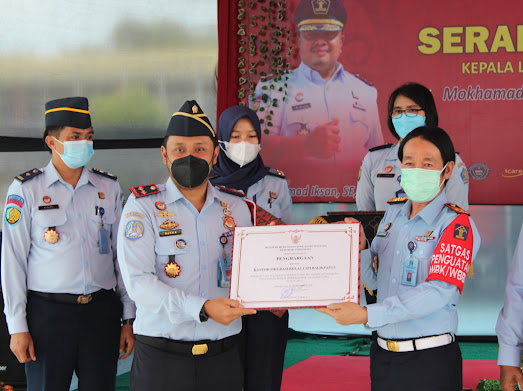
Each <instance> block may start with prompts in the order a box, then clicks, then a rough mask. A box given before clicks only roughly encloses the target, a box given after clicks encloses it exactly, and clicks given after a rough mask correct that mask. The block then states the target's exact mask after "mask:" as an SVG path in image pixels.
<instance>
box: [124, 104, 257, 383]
mask: <svg viewBox="0 0 523 391" xmlns="http://www.w3.org/2000/svg"><path fill="white" fill-rule="evenodd" d="M218 152H219V147H218V143H217V140H216V134H215V132H214V129H213V128H212V126H211V124H210V122H209V119H208V118H207V116H206V115H205V114H204V113H203V111H202V110H201V108H200V107H199V106H198V104H197V103H196V102H195V101H187V102H185V104H184V105H183V106H182V107H181V109H180V110H179V111H178V112H176V113H174V114H173V116H172V118H171V121H170V123H169V127H168V128H167V133H166V135H165V139H164V142H163V145H162V147H161V153H162V158H163V163H164V164H165V165H166V167H167V170H168V173H169V179H167V182H166V183H164V184H160V185H156V184H152V185H144V186H136V187H133V188H131V192H132V193H133V194H131V196H130V197H129V200H128V202H127V204H126V205H125V208H124V210H123V216H122V221H121V223H120V230H119V233H118V235H119V240H118V255H119V263H120V268H121V270H122V276H123V279H124V281H125V284H126V287H127V289H128V292H129V295H130V297H131V298H132V299H133V300H134V301H135V303H136V306H137V317H136V322H135V323H134V331H135V333H136V349H135V355H134V360H133V367H132V369H131V389H132V390H133V391H149V390H155V391H164V390H165V391H167V390H173V389H179V390H213V391H214V390H227V391H234V390H238V391H240V390H241V389H242V384H243V373H242V365H241V361H240V357H239V352H238V343H239V341H238V339H239V336H238V333H239V332H240V330H241V320H240V317H241V316H242V315H249V314H253V313H255V312H256V311H255V310H252V309H244V308H242V307H241V306H240V304H239V303H238V302H237V301H236V300H230V299H228V296H229V288H228V285H227V284H226V283H224V282H225V281H224V279H225V276H226V275H227V274H228V273H227V271H226V270H225V269H226V267H225V265H224V261H223V259H230V254H231V242H232V233H233V229H234V227H235V226H236V225H238V226H250V225H252V223H251V216H250V212H249V209H248V207H247V205H246V203H245V202H244V201H243V200H242V198H241V197H239V196H236V195H232V194H229V193H226V192H221V191H218V190H217V189H216V188H214V187H213V186H212V185H211V184H210V183H209V181H208V177H209V173H210V172H211V169H212V166H213V165H214V164H216V161H217V157H218ZM231 192H232V191H231ZM232 193H233V192H232Z"/></svg>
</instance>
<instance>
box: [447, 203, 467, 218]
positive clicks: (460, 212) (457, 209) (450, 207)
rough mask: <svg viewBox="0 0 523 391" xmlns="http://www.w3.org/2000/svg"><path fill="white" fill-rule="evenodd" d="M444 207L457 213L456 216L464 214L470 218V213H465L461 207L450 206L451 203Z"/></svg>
mask: <svg viewBox="0 0 523 391" xmlns="http://www.w3.org/2000/svg"><path fill="white" fill-rule="evenodd" d="M445 206H446V207H447V208H449V209H452V210H453V211H454V212H456V213H458V214H462V213H464V214H466V215H467V216H470V213H469V212H467V211H466V210H465V209H463V208H462V207H460V206H458V205H456V204H451V203H446V204H445Z"/></svg>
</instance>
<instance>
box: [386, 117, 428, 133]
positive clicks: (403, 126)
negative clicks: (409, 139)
mask: <svg viewBox="0 0 523 391" xmlns="http://www.w3.org/2000/svg"><path fill="white" fill-rule="evenodd" d="M392 124H393V125H394V130H395V131H396V133H398V136H400V138H401V139H404V138H405V137H406V136H407V134H409V133H410V132H412V131H413V130H414V129H416V128H419V127H420V126H425V117H423V116H422V115H418V114H416V115H415V116H414V117H407V116H406V115H405V114H402V115H399V116H397V117H394V118H392Z"/></svg>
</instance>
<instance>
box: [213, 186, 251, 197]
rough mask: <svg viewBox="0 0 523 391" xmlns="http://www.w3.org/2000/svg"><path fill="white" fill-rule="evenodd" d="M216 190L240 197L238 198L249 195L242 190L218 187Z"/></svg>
mask: <svg viewBox="0 0 523 391" xmlns="http://www.w3.org/2000/svg"><path fill="white" fill-rule="evenodd" d="M216 188H217V189H218V190H220V191H223V192H224V193H227V194H232V195H235V196H238V197H246V196H247V194H245V193H244V192H243V191H241V190H236V189H229V188H227V187H225V186H221V185H220V186H216Z"/></svg>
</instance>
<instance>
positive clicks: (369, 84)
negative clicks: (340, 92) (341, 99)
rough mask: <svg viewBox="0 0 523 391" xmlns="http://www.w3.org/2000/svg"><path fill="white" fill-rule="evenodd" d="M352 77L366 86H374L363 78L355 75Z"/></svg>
mask: <svg viewBox="0 0 523 391" xmlns="http://www.w3.org/2000/svg"><path fill="white" fill-rule="evenodd" d="M354 76H355V77H356V78H358V79H360V80H361V81H362V82H364V83H365V84H367V85H368V86H371V87H374V84H372V83H371V82H370V81H367V80H365V79H364V78H363V77H361V76H360V75H358V74H355V75H354Z"/></svg>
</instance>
